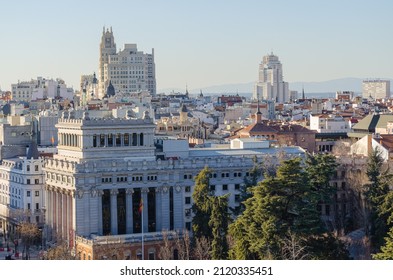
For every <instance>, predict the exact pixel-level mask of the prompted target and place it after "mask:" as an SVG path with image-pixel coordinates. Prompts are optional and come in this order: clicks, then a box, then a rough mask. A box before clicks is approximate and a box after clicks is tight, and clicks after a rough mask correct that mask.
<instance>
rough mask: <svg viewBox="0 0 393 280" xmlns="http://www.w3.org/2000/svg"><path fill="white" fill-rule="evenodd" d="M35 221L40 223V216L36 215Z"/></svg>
mask: <svg viewBox="0 0 393 280" xmlns="http://www.w3.org/2000/svg"><path fill="white" fill-rule="evenodd" d="M35 222H36V223H37V224H38V223H39V222H40V216H35Z"/></svg>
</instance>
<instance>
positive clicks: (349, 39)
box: [0, 0, 393, 90]
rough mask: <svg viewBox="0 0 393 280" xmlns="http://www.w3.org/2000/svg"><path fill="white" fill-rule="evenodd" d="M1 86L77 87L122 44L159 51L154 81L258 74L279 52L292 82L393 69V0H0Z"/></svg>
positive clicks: (194, 81)
mask: <svg viewBox="0 0 393 280" xmlns="http://www.w3.org/2000/svg"><path fill="white" fill-rule="evenodd" d="M0 5H1V12H0V46H1V47H0V89H1V90H9V89H10V88H11V83H16V82H18V80H19V81H26V80H27V81H28V80H30V79H32V78H37V77H38V76H41V77H45V78H54V79H56V78H62V79H63V80H64V81H65V82H66V84H67V85H68V86H72V87H73V88H74V89H79V82H80V76H81V75H82V74H92V73H93V72H97V73H98V59H99V44H100V40H101V34H102V28H103V26H106V27H112V29H113V32H114V37H115V43H116V45H117V48H118V49H120V48H123V46H124V44H126V43H131V44H132V43H136V44H138V50H141V51H144V52H147V53H151V50H152V48H154V51H155V63H156V80H157V88H158V89H168V88H185V87H186V85H187V87H188V89H198V88H203V87H208V86H213V85H222V84H237V83H247V82H251V81H256V80H257V78H258V65H259V63H260V61H261V60H262V57H263V56H264V55H266V54H268V53H270V52H273V53H274V54H276V55H278V57H279V59H280V61H281V63H282V64H283V73H284V80H285V81H287V82H297V81H304V82H317V81H326V80H331V79H337V78H345V77H357V78H393V36H392V34H393V33H392V31H393V1H391V0H386V1H385V0H373V1H362V0H329V1H314V0H298V1H294V0H292V1H290V0H288V1H283V0H275V1H272V0H270V1H265V0H255V1H254V0H238V1H232V0H189V1H185V0H143V1H142V0H139V1H134V0H124V1H122V0H112V1H100V0H95V1H91V0H84V1H80V0H77V1H75V0H67V1H54V0H51V1H50V0H35V1H21V0H13V1H8V0H0Z"/></svg>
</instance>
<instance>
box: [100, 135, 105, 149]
mask: <svg viewBox="0 0 393 280" xmlns="http://www.w3.org/2000/svg"><path fill="white" fill-rule="evenodd" d="M100 146H101V147H104V146H105V134H100Z"/></svg>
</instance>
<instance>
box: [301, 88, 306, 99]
mask: <svg viewBox="0 0 393 280" xmlns="http://www.w3.org/2000/svg"><path fill="white" fill-rule="evenodd" d="M302 99H303V100H304V99H306V97H305V95H304V85H303V87H302Z"/></svg>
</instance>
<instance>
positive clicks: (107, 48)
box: [98, 26, 116, 96]
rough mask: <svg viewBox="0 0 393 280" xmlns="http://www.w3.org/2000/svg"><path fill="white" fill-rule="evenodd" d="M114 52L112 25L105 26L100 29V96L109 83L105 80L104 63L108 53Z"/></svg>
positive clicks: (112, 53)
mask: <svg viewBox="0 0 393 280" xmlns="http://www.w3.org/2000/svg"><path fill="white" fill-rule="evenodd" d="M115 54H116V44H115V38H114V37H113V32H112V27H111V28H110V29H106V31H105V26H104V27H103V29H102V37H101V44H100V69H99V71H98V72H99V73H98V77H99V87H98V90H99V93H100V96H102V95H103V93H104V92H105V91H106V88H107V86H108V85H109V81H106V80H105V64H107V63H108V61H109V56H110V55H115Z"/></svg>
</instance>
